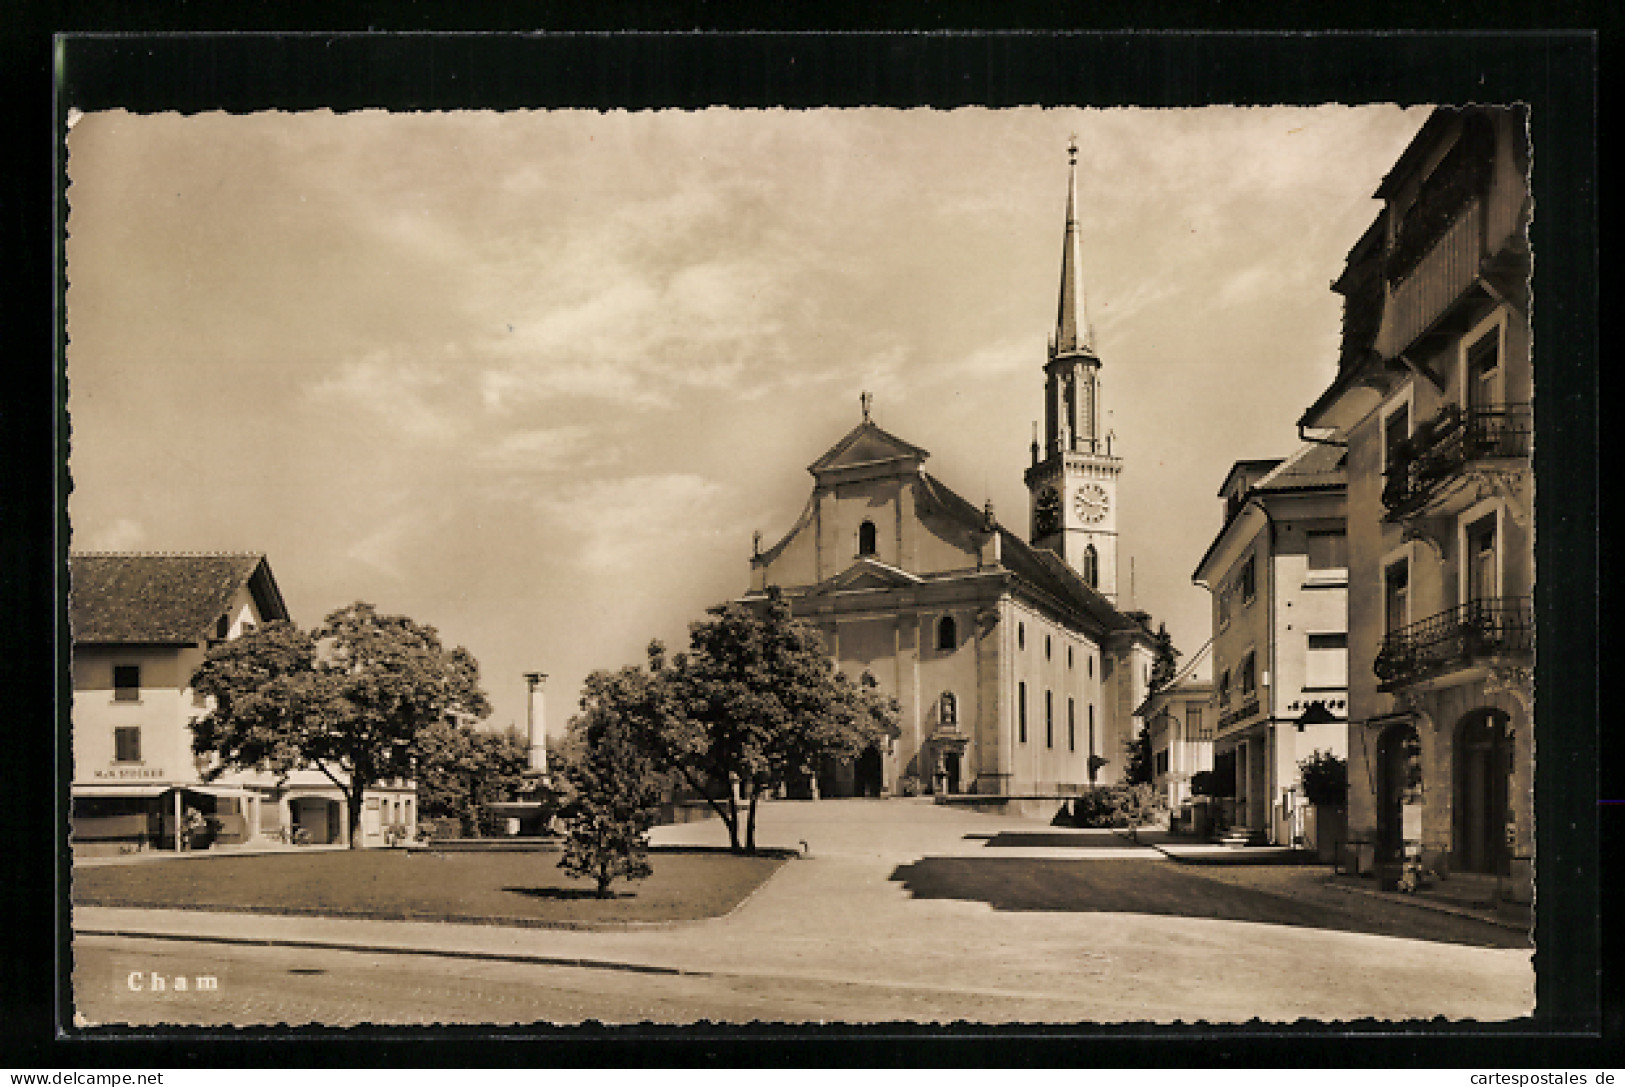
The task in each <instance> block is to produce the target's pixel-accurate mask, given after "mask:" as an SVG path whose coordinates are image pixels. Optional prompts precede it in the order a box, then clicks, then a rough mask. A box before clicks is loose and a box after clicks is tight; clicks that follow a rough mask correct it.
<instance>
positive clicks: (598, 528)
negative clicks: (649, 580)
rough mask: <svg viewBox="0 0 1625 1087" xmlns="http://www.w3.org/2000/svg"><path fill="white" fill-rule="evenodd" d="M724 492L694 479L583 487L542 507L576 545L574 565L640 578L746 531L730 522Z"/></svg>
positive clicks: (660, 477) (642, 478)
mask: <svg viewBox="0 0 1625 1087" xmlns="http://www.w3.org/2000/svg"><path fill="white" fill-rule="evenodd" d="M728 497H729V495H728V491H727V489H726V488H725V487H724V486H723V485H722V484H720V483H717V482H716V481H714V480H710V479H706V478H705V477H703V476H699V475H695V474H691V473H667V474H652V475H638V476H625V477H622V478H620V479H610V480H599V481H590V482H581V483H577V484H574V485H571V486H569V487H568V488H566V489H565V490H563V491H561V492H558V493H556V494H553V495H549V496H546V497H543V498H540V499H538V500H537V506H538V508H539V509H540V510H541V512H542V513H543V514H545V515H547V516H548V517H549V518H550V519H552V520H553V521H554V522H555V523H556V524H557V526H558V527H559V528H560V529H561V530H562V531H563V532H565V533H567V534H569V535H572V536H574V537H575V542H574V545H573V546H574V558H575V563H576V565H578V566H579V567H581V568H582V569H584V570H586V571H588V572H589V573H593V574H602V573H613V572H620V573H623V574H625V575H626V577H627V578H628V580H629V582H635V581H636V580H637V579H638V578H639V576H640V575H648V574H650V573H653V572H656V571H661V570H676V569H682V565H683V564H682V553H683V552H684V551H685V550H686V549H687V548H690V547H692V546H693V545H695V544H696V543H698V542H699V541H701V540H704V539H707V538H711V537H713V536H716V535H717V534H719V533H732V534H738V533H740V532H742V531H743V530H742V529H741V528H739V527H738V526H737V525H735V524H734V523H733V522H734V521H735V520H737V518H730V517H729V516H727V515H726V512H725V511H726V510H727V498H728Z"/></svg>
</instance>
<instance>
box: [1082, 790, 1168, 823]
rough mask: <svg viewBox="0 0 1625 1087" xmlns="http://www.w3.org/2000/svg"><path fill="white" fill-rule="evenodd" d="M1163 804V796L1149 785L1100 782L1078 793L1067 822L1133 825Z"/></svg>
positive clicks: (1148, 817) (1145, 819)
mask: <svg viewBox="0 0 1625 1087" xmlns="http://www.w3.org/2000/svg"><path fill="white" fill-rule="evenodd" d="M1166 807H1167V798H1166V797H1164V796H1163V795H1162V793H1161V792H1159V791H1158V790H1157V789H1156V788H1155V787H1154V786H1151V785H1101V786H1098V787H1096V788H1093V789H1090V790H1089V791H1088V792H1085V793H1080V794H1079V795H1078V796H1077V797H1076V798H1075V799H1074V800H1073V801H1072V807H1071V813H1070V818H1069V819H1068V822H1069V823H1070V824H1071V825H1072V826H1075V827H1137V826H1143V825H1144V824H1146V823H1147V822H1149V821H1150V820H1151V817H1152V816H1153V815H1155V814H1156V813H1157V812H1159V811H1162V810H1163V809H1165V808H1166Z"/></svg>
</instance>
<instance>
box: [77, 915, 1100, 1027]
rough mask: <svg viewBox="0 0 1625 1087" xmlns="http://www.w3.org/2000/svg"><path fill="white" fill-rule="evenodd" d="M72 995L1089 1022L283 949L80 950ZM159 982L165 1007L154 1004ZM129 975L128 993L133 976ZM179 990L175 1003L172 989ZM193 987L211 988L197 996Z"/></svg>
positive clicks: (416, 1009)
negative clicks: (204, 979) (203, 979)
mask: <svg viewBox="0 0 1625 1087" xmlns="http://www.w3.org/2000/svg"><path fill="white" fill-rule="evenodd" d="M74 956H75V971H74V986H75V992H76V994H78V997H79V999H78V1005H77V1006H78V1008H79V1010H80V1014H81V1015H83V1016H84V1017H85V1022H86V1024H98V1023H121V1024H130V1025H136V1026H157V1025H160V1024H180V1025H192V1026H207V1025H214V1024H219V1023H226V1022H229V1023H238V1024H245V1023H256V1024H272V1025H280V1024H286V1025H289V1026H300V1025H309V1024H323V1025H328V1026H357V1025H361V1024H367V1023H390V1024H396V1025H403V1024H404V1025H432V1024H437V1023H447V1024H449V1023H499V1024H526V1025H529V1024H543V1025H546V1024H560V1025H566V1024H578V1023H584V1022H593V1021H596V1022H601V1023H616V1024H624V1023H643V1022H650V1023H659V1024H676V1023H693V1022H696V1021H697V1020H700V1019H708V1020H713V1021H723V1022H733V1023H749V1022H754V1021H758V1020H760V1021H772V1022H793V1023H805V1022H853V1021H863V1022H892V1021H912V1022H919V1021H944V1022H947V1021H953V1020H957V1019H968V1020H973V1021H981V1022H1019V1021H1033V1020H1054V1019H1056V1018H1063V1019H1066V1020H1070V1021H1087V1020H1089V1019H1090V1018H1092V1013H1093V1009H1092V1008H1091V1007H1090V1006H1089V1004H1088V1003H1087V1002H1086V1001H1083V1000H1080V999H1078V998H1076V997H1070V996H1067V995H1066V994H1044V995H1041V996H1034V995H1032V994H1029V993H1012V992H1006V991H1000V990H996V989H992V988H989V989H985V990H980V991H966V990H961V989H950V990H944V989H939V988H936V987H933V986H931V985H929V984H925V985H921V984H917V983H906V982H899V983H896V984H889V985H888V984H876V983H873V982H868V983H855V982H842V981H832V980H820V979H809V978H801V977H769V976H761V975H755V974H698V975H694V974H685V975H680V976H679V975H670V974H651V973H644V972H631V971H622V970H603V969H593V968H583V967H569V966H539V965H532V964H526V963H511V962H488V961H478V960H466V959H465V960H448V959H443V958H436V957H434V956H428V955H378V954H366V953H361V952H350V951H314V950H311V949H307V948H288V947H248V946H234V947H221V946H220V945H212V944H202V943H191V942H176V941H170V940H149V939H139V938H134V939H124V938H114V937H103V936H83V937H80V938H79V940H78V941H77V943H76V945H75V948H74ZM154 973H156V974H158V975H159V976H160V977H162V978H163V979H164V984H165V990H164V992H163V993H154V992H152V991H151V988H152V985H151V978H152V975H153V974H154ZM132 974H135V975H136V977H135V978H134V981H133V984H134V985H135V986H139V989H136V988H132V979H131V975H132ZM178 976H179V977H185V978H188V979H189V982H188V991H187V992H185V993H180V992H176V991H175V978H176V977H178ZM200 976H209V977H212V978H214V979H215V983H216V985H217V988H214V989H212V990H207V991H198V990H197V989H196V987H195V981H196V979H197V978H198V977H200Z"/></svg>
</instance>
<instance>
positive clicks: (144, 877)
mask: <svg viewBox="0 0 1625 1087" xmlns="http://www.w3.org/2000/svg"><path fill="white" fill-rule="evenodd" d="M559 856H560V855H559V854H558V853H548V852H534V853H515V852H505V853H432V852H426V851H417V850H412V851H407V850H396V849H367V850H359V851H357V852H353V853H352V852H321V853H265V854H259V855H257V856H254V855H249V856H235V857H233V856H219V857H193V858H187V859H184V860H177V859H167V860H152V861H143V862H140V863H134V864H116V865H102V866H96V867H85V868H79V869H77V870H75V872H74V874H73V901H74V903H75V904H77V905H81V906H136V907H172V908H174V907H178V908H185V909H203V910H250V911H256V912H267V913H295V914H314V915H321V916H328V917H365V918H372V919H375V920H395V921H400V920H412V921H429V920H432V921H466V922H476V923H478V922H485V923H492V924H505V925H561V926H568V927H594V926H597V925H604V924H607V925H615V924H619V923H625V922H640V921H641V922H649V921H688V920H695V919H698V918H703V917H716V916H719V915H721V914H724V913H727V912H728V911H729V910H730V909H732V908H733V907H734V906H736V905H738V904H739V903H740V902H741V901H743V900H744V898H745V896H747V895H749V894H750V893H751V892H752V891H754V890H755V889H756V888H757V887H759V886H761V884H762V883H763V882H764V881H765V880H766V879H767V878H768V877H769V876H771V875H772V874H773V873H774V872H775V871H777V870H778V867H779V865H781V864H783V863H784V860H783V858H782V857H736V856H733V855H731V854H728V853H709V852H684V853H652V854H650V857H649V860H650V863H651V864H652V865H653V866H654V875H652V876H650V877H649V878H648V879H644V880H638V881H637V882H634V883H628V882H626V881H625V880H617V881H616V882H615V883H614V885H613V887H612V888H611V889H612V891H613V892H614V894H615V897H614V898H612V899H600V898H597V897H595V894H594V886H593V884H592V883H591V882H590V881H588V880H579V879H570V878H569V877H567V876H566V875H565V874H564V873H563V872H562V871H561V870H560V869H559V867H558V863H559Z"/></svg>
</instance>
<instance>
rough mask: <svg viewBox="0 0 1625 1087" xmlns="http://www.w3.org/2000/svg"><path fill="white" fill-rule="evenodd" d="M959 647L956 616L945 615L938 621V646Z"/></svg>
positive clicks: (944, 647)
mask: <svg viewBox="0 0 1625 1087" xmlns="http://www.w3.org/2000/svg"><path fill="white" fill-rule="evenodd" d="M958 647H959V627H958V624H956V623H955V622H954V617H953V616H951V615H944V616H943V617H942V618H941V619H940V620H938V621H937V648H938V649H957V648H958Z"/></svg>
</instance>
